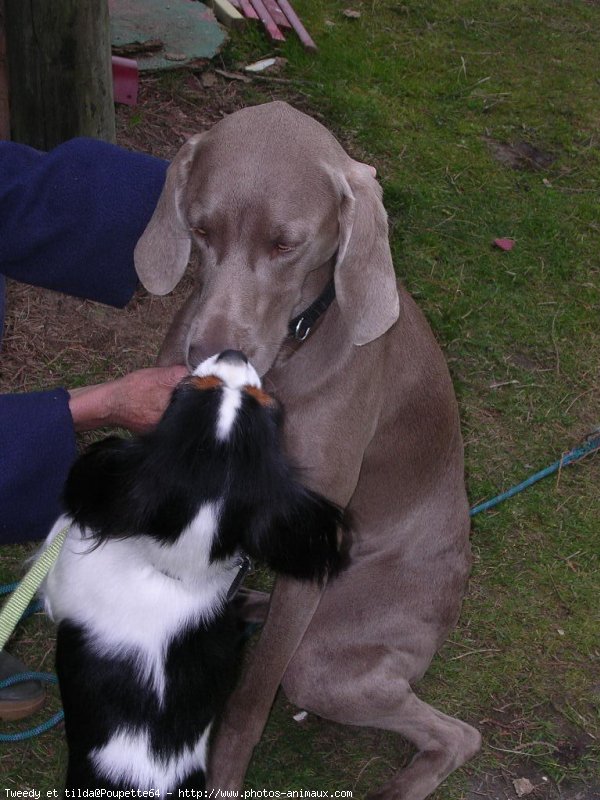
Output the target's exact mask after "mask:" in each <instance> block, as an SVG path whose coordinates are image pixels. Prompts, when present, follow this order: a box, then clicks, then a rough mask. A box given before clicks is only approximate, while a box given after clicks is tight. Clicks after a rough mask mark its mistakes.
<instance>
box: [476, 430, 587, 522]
mask: <svg viewBox="0 0 600 800" xmlns="http://www.w3.org/2000/svg"><path fill="white" fill-rule="evenodd" d="M598 450H600V434H597V435H593V436H590V437H589V438H588V439H587V441H586V442H585V443H584V444H582V445H581V446H580V447H575V448H573V450H569V452H568V453H565V455H563V456H562V457H561V458H559V460H558V461H555V462H554V464H550V466H549V467H546V468H545V469H541V470H540V471H539V472H536V473H535V474H534V475H531V477H529V478H527V480H524V481H522V483H518V484H517V485H516V486H513V487H512V489H508V491H506V492H502V494H499V495H497V496H496V497H492V499H491V500H486V501H485V503H480V504H479V505H476V506H473V508H472V509H471V516H472V517H474V516H475V514H479V513H480V512H481V511H487V510H488V509H489V508H493V507H494V506H497V505H498V504H499V503H502V502H503V501H504V500H508V499H509V497H514V495H516V494H519V492H522V491H523V489H527V488H528V487H529V486H531V485H532V484H534V483H537V481H540V480H541V479H542V478H546V477H547V476H548V475H552V473H553V472H558V470H559V469H562V468H563V467H567V466H568V465H569V464H574V463H575V462H576V461H581V459H582V458H585V457H586V456H589V455H591V454H592V453H595V452H597V451H598Z"/></svg>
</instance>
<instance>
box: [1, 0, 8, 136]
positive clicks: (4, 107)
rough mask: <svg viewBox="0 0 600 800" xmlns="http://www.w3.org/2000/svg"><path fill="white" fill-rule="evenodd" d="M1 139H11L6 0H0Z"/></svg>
mask: <svg viewBox="0 0 600 800" xmlns="http://www.w3.org/2000/svg"><path fill="white" fill-rule="evenodd" d="M0 139H10V116H9V113H8V63H7V61H6V28H5V24H4V0H0Z"/></svg>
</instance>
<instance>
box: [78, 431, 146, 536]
mask: <svg viewBox="0 0 600 800" xmlns="http://www.w3.org/2000/svg"><path fill="white" fill-rule="evenodd" d="M140 455H141V454H140V448H139V446H138V444H137V442H136V441H135V440H128V439H120V438H119V437H118V436H109V437H108V438H107V439H103V440H102V441H100V442H95V443H94V444H92V445H91V446H90V447H89V448H88V449H87V450H86V451H85V453H83V455H81V456H80V457H79V458H78V459H77V461H76V462H75V463H74V465H73V466H72V468H71V471H70V473H69V476H68V478H67V482H66V485H65V489H64V492H63V502H64V505H65V507H66V510H67V512H68V513H69V514H70V515H71V516H72V517H73V519H74V521H75V522H76V523H77V524H78V525H80V526H82V527H86V528H89V529H91V530H92V531H93V532H94V533H95V534H97V535H99V536H100V538H103V537H104V536H110V535H114V533H113V530H112V529H113V528H114V527H115V526H116V525H118V526H119V530H120V531H121V535H123V533H124V532H127V530H128V528H127V527H126V526H128V525H129V524H130V522H131V517H132V514H133V513H135V512H134V508H132V506H131V497H130V495H131V486H132V484H133V480H134V476H135V474H136V471H137V469H138V467H139V463H140Z"/></svg>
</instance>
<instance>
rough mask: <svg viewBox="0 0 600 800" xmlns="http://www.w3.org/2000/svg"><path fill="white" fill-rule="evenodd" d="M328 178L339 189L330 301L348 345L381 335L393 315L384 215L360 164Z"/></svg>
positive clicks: (396, 306)
mask: <svg viewBox="0 0 600 800" xmlns="http://www.w3.org/2000/svg"><path fill="white" fill-rule="evenodd" d="M373 172H374V171H373ZM334 180H335V182H336V184H337V186H338V190H339V191H340V192H341V204H340V213H339V223H340V239H339V245H338V252H337V259H336V265H335V273H334V281H335V295H336V300H337V302H338V305H339V307H340V311H341V312H342V315H343V317H344V320H345V322H346V324H347V325H348V327H349V329H350V332H351V336H352V341H353V342H354V344H357V345H361V344H367V343H368V342H372V341H373V340H374V339H377V337H378V336H381V334H382V333H385V332H386V331H387V329H388V328H389V327H390V326H391V325H393V324H394V322H395V321H396V320H397V319H398V313H399V305H400V301H399V298H398V289H397V286H396V276H395V274H394V266H393V264H392V255H391V253H390V246H389V242H388V224H387V214H386V212H385V209H384V207H383V203H382V202H381V187H380V186H379V184H378V183H377V181H376V180H375V178H374V176H373V173H372V172H371V170H370V168H369V167H368V166H366V165H365V164H360V163H359V162H356V161H354V162H352V166H351V168H350V170H349V171H348V172H346V174H343V173H341V172H340V173H336V175H335V176H334Z"/></svg>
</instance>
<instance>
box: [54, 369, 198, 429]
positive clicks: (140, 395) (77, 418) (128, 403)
mask: <svg viewBox="0 0 600 800" xmlns="http://www.w3.org/2000/svg"><path fill="white" fill-rule="evenodd" d="M188 374H189V371H188V369H187V368H186V367H183V366H172V367H150V368H148V369H140V370H136V371H135V372H130V373H128V374H127V375H124V376H123V377H122V378H117V379H116V380H114V381H108V382H106V383H100V384H96V385H95V386H83V387H80V388H77V389H70V390H69V396H70V400H69V408H70V410H71V415H72V417H73V424H74V427H75V430H76V431H89V430H93V429H95V428H102V427H105V426H109V425H110V426H116V427H121V428H127V429H128V430H130V431H133V432H134V433H143V432H144V431H147V430H149V429H150V428H153V427H154V426H155V425H156V424H157V422H158V421H159V419H160V418H161V416H162V414H163V412H164V410H165V408H166V407H167V405H168V403H169V400H170V399H171V394H172V393H173V389H174V388H175V386H176V385H177V383H179V381H180V380H181V379H182V378H183V377H185V376H186V375H188Z"/></svg>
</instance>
